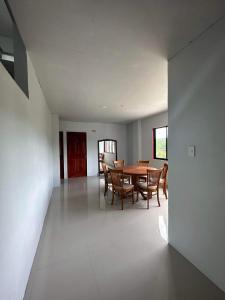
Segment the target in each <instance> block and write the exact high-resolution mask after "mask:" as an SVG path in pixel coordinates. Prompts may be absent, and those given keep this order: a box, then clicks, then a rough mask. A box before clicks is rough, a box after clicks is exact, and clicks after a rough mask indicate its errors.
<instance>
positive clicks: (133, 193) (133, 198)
mask: <svg viewBox="0 0 225 300" xmlns="http://www.w3.org/2000/svg"><path fill="white" fill-rule="evenodd" d="M132 204H134V189H133V190H132Z"/></svg>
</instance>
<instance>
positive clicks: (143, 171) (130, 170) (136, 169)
mask: <svg viewBox="0 0 225 300" xmlns="http://www.w3.org/2000/svg"><path fill="white" fill-rule="evenodd" d="M115 170H118V171H121V172H123V174H125V175H129V176H130V177H131V183H132V184H133V185H134V190H135V191H137V182H138V178H139V177H141V176H147V170H157V168H154V167H150V166H140V165H127V166H124V167H118V168H115Z"/></svg>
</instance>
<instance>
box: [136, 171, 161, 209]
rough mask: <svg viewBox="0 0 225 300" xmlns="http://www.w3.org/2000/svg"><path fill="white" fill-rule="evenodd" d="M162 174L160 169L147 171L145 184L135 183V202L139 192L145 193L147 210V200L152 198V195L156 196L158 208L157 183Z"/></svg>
mask: <svg viewBox="0 0 225 300" xmlns="http://www.w3.org/2000/svg"><path fill="white" fill-rule="evenodd" d="M161 173H162V169H159V170H147V182H138V183H137V201H138V196H139V192H142V193H144V192H147V208H148V209H149V199H151V198H152V195H153V193H156V195H157V201H158V205H159V206H160V201H159V181H160V176H161Z"/></svg>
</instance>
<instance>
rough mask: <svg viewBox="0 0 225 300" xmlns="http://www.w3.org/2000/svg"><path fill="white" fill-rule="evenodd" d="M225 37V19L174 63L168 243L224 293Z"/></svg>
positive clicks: (171, 100) (171, 63)
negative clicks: (191, 150) (193, 147)
mask: <svg viewBox="0 0 225 300" xmlns="http://www.w3.org/2000/svg"><path fill="white" fill-rule="evenodd" d="M224 37H225V20H223V21H221V22H220V23H219V24H217V25H216V26H214V27H213V28H211V29H210V30H209V31H208V32H207V33H205V34H204V35H202V36H201V37H200V38H199V39H198V40H197V41H195V42H194V43H192V44H191V46H189V47H187V48H186V49H185V50H184V51H182V52H181V53H180V54H179V55H177V56H176V57H175V58H174V59H173V60H171V61H170V62H169V162H170V177H169V192H170V205H169V241H170V243H171V244H172V245H173V246H174V247H175V248H176V249H177V250H178V251H180V252H181V253H182V254H183V255H184V256H185V257H186V258H187V259H188V260H190V261H191V262H192V263H193V264H194V265H195V266H197V268H199V269H200V270H201V271H202V272H203V273H204V274H205V275H206V276H208V277H209V278H210V279H211V280H212V281H214V282H215V283H216V284H217V285H218V286H219V287H220V288H221V289H223V290H224V291H225V179H224V170H225V117H224V112H225V84H224V79H225V38H224ZM188 145H196V157H194V158H191V157H188V155H187V146H188Z"/></svg>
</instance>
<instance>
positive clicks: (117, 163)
mask: <svg viewBox="0 0 225 300" xmlns="http://www.w3.org/2000/svg"><path fill="white" fill-rule="evenodd" d="M113 164H114V167H115V168H123V167H124V166H125V162H124V160H123V159H121V160H114V161H113ZM124 179H125V181H126V183H129V184H130V181H131V179H130V176H129V175H124Z"/></svg>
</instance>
